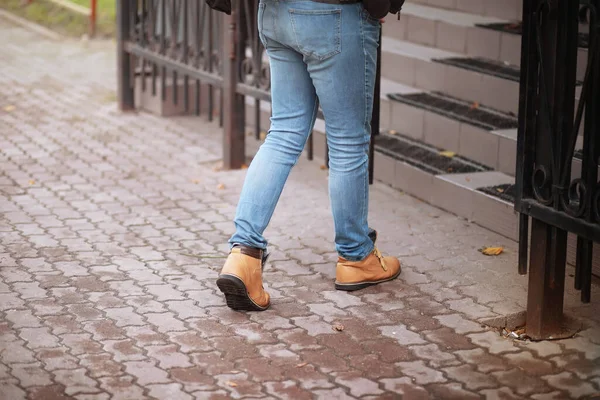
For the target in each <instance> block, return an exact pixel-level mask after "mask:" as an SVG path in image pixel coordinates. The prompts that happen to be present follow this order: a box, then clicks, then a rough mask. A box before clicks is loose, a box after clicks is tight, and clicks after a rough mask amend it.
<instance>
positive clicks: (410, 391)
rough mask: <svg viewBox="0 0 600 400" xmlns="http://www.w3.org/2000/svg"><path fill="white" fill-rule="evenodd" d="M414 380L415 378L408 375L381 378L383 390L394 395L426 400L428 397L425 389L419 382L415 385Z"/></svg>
mask: <svg viewBox="0 0 600 400" xmlns="http://www.w3.org/2000/svg"><path fill="white" fill-rule="evenodd" d="M414 381H415V378H412V379H411V378H408V377H402V378H393V379H382V380H381V382H382V383H383V386H384V388H385V390H387V391H390V392H392V393H393V394H396V395H402V396H403V397H402V398H407V399H415V400H421V399H423V400H428V399H429V398H430V397H429V394H428V393H427V391H426V390H425V389H424V388H423V387H422V386H421V385H420V384H419V385H415V384H414V383H413V382H414Z"/></svg>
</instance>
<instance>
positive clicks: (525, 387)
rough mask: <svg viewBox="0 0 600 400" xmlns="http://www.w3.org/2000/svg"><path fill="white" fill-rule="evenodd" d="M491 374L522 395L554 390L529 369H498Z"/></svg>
mask: <svg viewBox="0 0 600 400" xmlns="http://www.w3.org/2000/svg"><path fill="white" fill-rule="evenodd" d="M491 375H492V376H493V377H495V378H496V379H497V380H498V382H500V383H501V384H503V385H505V386H508V387H510V388H512V390H513V391H514V392H516V393H517V394H519V395H522V396H526V395H531V394H533V393H544V392H550V391H551V390H552V389H551V388H549V387H548V386H547V385H546V382H544V381H543V380H541V379H540V378H538V377H532V376H530V375H529V371H528V370H527V369H518V368H515V369H512V370H510V371H497V372H493V373H492V374H491Z"/></svg>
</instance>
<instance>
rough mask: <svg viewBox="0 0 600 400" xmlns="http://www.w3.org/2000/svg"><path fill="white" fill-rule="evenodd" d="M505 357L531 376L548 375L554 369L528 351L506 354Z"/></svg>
mask: <svg viewBox="0 0 600 400" xmlns="http://www.w3.org/2000/svg"><path fill="white" fill-rule="evenodd" d="M505 357H506V359H507V360H508V363H509V364H511V365H514V366H515V367H517V368H519V369H521V370H524V371H527V373H528V374H530V375H533V376H540V375H549V374H551V373H552V372H553V370H554V368H553V366H552V364H551V363H549V362H548V361H543V360H540V359H538V358H536V357H534V356H533V354H532V353H531V352H529V351H522V352H519V353H515V354H507V355H506V356H505Z"/></svg>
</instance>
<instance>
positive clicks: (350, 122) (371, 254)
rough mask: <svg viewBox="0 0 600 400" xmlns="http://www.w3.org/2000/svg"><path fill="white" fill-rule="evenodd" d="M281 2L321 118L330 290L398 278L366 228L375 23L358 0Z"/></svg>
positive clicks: (396, 265)
mask: <svg viewBox="0 0 600 400" xmlns="http://www.w3.org/2000/svg"><path fill="white" fill-rule="evenodd" d="M289 4H291V5H292V6H293V7H294V8H293V9H292V10H290V15H291V20H292V21H291V22H292V23H291V26H292V27H293V28H294V34H295V38H296V40H297V48H298V50H299V51H302V52H303V53H304V55H305V58H304V60H305V62H306V63H307V64H308V71H309V73H310V76H311V78H312V80H313V84H314V86H315V89H316V91H317V95H318V97H319V101H320V103H321V107H322V109H323V114H324V117H325V128H326V131H327V143H328V145H329V167H330V171H329V195H330V199H331V208H332V211H333V218H334V224H335V243H336V249H337V251H338V253H339V255H340V257H339V260H338V263H337V266H336V282H335V287H336V289H340V290H357V289H362V288H364V287H367V286H370V285H374V284H378V283H381V282H385V281H389V280H392V279H394V278H396V277H397V276H398V275H399V274H400V262H399V261H398V259H397V258H396V257H383V256H382V255H381V253H380V252H379V250H377V248H375V243H374V242H375V238H376V234H375V232H374V231H372V230H371V229H369V226H368V205H369V182H368V160H369V156H368V150H369V140H370V133H371V126H370V121H371V114H372V110H373V94H374V93H373V92H374V87H375V73H376V71H375V69H376V63H377V46H378V41H379V30H380V28H381V26H380V23H379V21H376V20H373V19H372V18H370V17H369V16H368V14H367V13H366V11H365V10H364V8H363V6H362V4H361V3H358V4H350V5H330V4H318V3H312V2H307V3H304V2H298V3H294V2H290V3H289ZM315 4H316V5H315Z"/></svg>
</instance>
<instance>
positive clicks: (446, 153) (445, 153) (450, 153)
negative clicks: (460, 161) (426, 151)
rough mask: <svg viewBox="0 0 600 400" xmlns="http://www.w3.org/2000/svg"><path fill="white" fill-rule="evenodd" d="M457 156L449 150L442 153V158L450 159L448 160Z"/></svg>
mask: <svg viewBox="0 0 600 400" xmlns="http://www.w3.org/2000/svg"><path fill="white" fill-rule="evenodd" d="M455 155H456V153H455V152H453V151H449V150H445V151H440V156H444V157H448V158H453V157H454V156H455Z"/></svg>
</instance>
